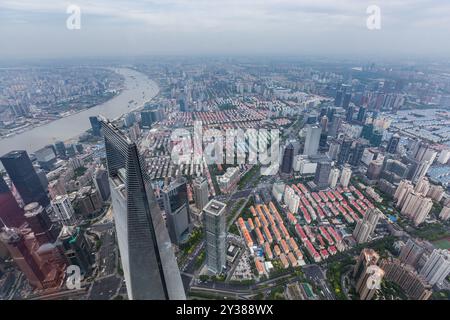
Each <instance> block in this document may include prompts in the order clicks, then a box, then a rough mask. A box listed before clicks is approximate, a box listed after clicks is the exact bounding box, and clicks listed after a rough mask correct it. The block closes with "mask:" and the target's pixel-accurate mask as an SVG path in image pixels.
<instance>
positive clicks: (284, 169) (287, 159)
mask: <svg viewBox="0 0 450 320" xmlns="http://www.w3.org/2000/svg"><path fill="white" fill-rule="evenodd" d="M293 162H294V146H293V145H292V143H289V144H288V146H287V147H286V149H284V154H283V161H282V163H281V173H285V174H290V173H291V171H292V163H293Z"/></svg>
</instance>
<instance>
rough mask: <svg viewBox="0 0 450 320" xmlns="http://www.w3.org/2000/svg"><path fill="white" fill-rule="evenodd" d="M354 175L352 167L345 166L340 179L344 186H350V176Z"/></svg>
mask: <svg viewBox="0 0 450 320" xmlns="http://www.w3.org/2000/svg"><path fill="white" fill-rule="evenodd" d="M351 177H352V169H350V167H349V166H344V168H343V169H342V173H341V179H340V180H339V184H340V185H341V186H343V187H344V188H346V187H348V185H349V183H350V178H351Z"/></svg>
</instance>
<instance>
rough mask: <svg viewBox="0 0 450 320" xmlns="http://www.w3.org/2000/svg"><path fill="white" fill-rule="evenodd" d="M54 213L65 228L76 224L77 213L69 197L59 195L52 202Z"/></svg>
mask: <svg viewBox="0 0 450 320" xmlns="http://www.w3.org/2000/svg"><path fill="white" fill-rule="evenodd" d="M52 207H53V211H54V212H55V213H56V215H57V216H58V219H59V221H61V222H62V224H63V225H65V226H72V225H74V224H75V222H76V219H75V211H74V210H73V207H72V204H71V203H70V199H69V197H68V196H67V195H59V196H57V197H56V198H55V199H54V200H52Z"/></svg>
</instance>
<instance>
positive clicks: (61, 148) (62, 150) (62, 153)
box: [55, 141, 66, 159]
mask: <svg viewBox="0 0 450 320" xmlns="http://www.w3.org/2000/svg"><path fill="white" fill-rule="evenodd" d="M55 149H56V154H57V155H58V157H59V158H61V159H65V158H66V146H65V145H64V142H62V141H56V142H55Z"/></svg>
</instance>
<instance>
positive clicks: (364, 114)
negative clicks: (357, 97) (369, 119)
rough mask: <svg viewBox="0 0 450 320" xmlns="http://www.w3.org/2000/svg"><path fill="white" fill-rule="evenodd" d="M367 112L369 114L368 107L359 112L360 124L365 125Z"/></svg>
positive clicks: (361, 108)
mask: <svg viewBox="0 0 450 320" xmlns="http://www.w3.org/2000/svg"><path fill="white" fill-rule="evenodd" d="M366 112H367V108H366V107H360V108H359V110H358V116H357V118H356V119H357V120H358V122H359V123H364V121H366Z"/></svg>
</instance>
